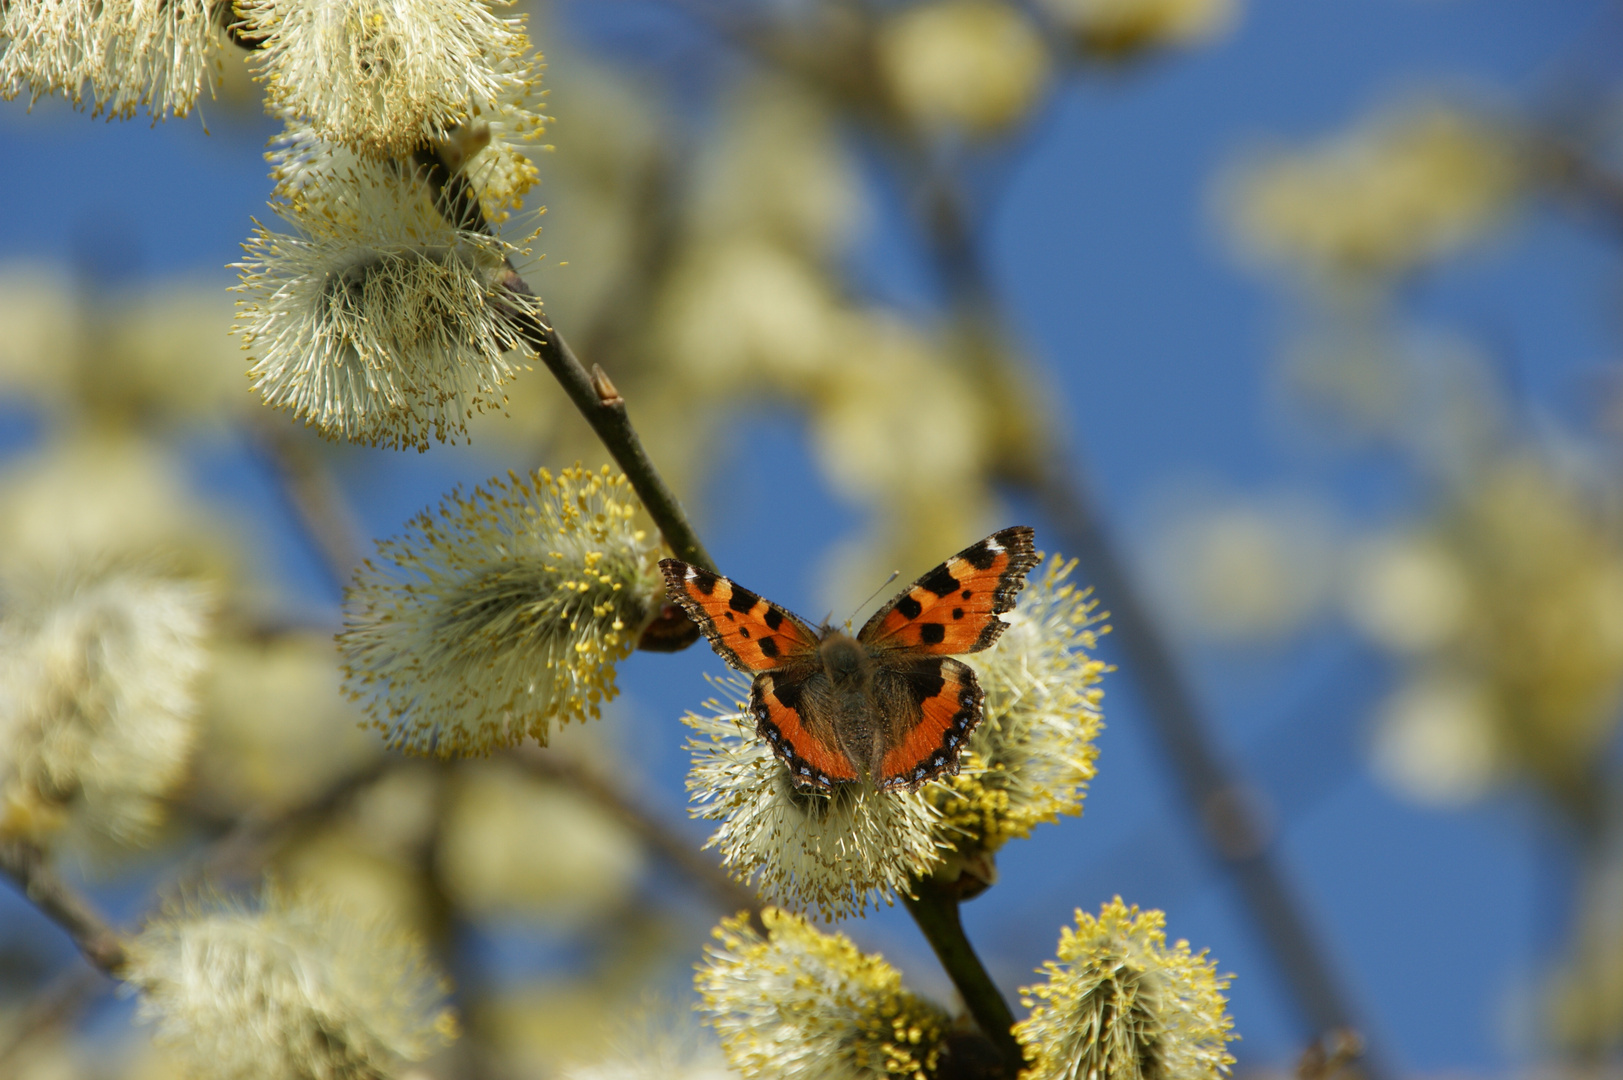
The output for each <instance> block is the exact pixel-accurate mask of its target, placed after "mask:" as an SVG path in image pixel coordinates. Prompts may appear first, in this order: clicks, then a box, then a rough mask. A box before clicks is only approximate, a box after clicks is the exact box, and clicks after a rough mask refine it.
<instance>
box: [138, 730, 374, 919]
mask: <svg viewBox="0 0 1623 1080" xmlns="http://www.w3.org/2000/svg"><path fill="white" fill-rule="evenodd" d="M399 764H400V760H399V759H398V758H390V757H385V756H382V755H380V756H378V757H376V758H374V759H372V760H371V761H369V762H367V763H366V764H365V765H362V766H361V767H359V768H357V769H354V770H352V771H351V772H348V773H345V774H344V775H343V776H340V777H339V778H338V779H336V780H334V781H333V782H332V783H330V784H328V785H327V786H326V787H325V788H323V789H322V790H321V791H320V792H318V793H317V794H315V795H313V796H311V797H310V798H309V799H307V800H306V801H304V802H301V803H297V804H295V805H293V806H290V807H287V808H285V809H283V810H282V811H281V812H280V813H277V814H274V815H272V816H269V817H259V816H256V815H252V814H249V815H244V816H243V817H240V818H238V819H237V820H236V822H235V824H234V825H232V827H231V828H230V829H228V830H227V831H226V832H225V833H223V834H222V835H221V836H220V837H219V839H217V840H215V841H214V842H213V843H211V844H210V845H209V846H208V848H207V849H206V850H205V851H204V852H203V853H202V854H201V856H200V857H199V858H198V859H197V860H196V861H195V862H194V863H193V865H192V867H191V868H190V869H188V870H186V871H184V872H183V873H181V874H180V875H179V876H178V877H177V878H176V880H175V881H174V883H173V884H171V885H170V886H169V887H168V888H167V889H166V890H164V892H165V894H166V898H169V899H173V898H177V897H179V896H181V895H183V894H184V893H185V892H186V890H187V889H190V888H193V887H195V886H196V885H199V884H201V883H203V882H205V881H208V880H210V879H213V878H217V877H243V876H246V875H248V874H250V873H252V872H255V871H257V870H259V869H260V868H261V867H262V866H263V865H264V864H265V862H266V859H267V855H268V853H269V851H270V849H271V848H272V847H273V846H274V841H275V840H276V839H277V838H278V837H282V836H286V835H288V834H289V833H293V832H295V831H297V830H299V829H301V828H303V827H304V826H306V825H308V824H310V823H312V822H316V821H320V820H322V819H323V818H326V817H329V816H331V815H332V814H333V813H334V812H336V811H337V810H339V809H341V808H342V807H343V806H345V805H346V804H347V803H349V802H350V801H351V800H353V799H354V798H355V797H356V796H357V795H358V794H359V793H360V792H362V791H364V790H366V789H367V788H369V787H371V786H372V785H373V784H375V783H377V782H378V781H379V780H381V779H383V777H384V776H386V775H387V774H388V773H389V771H390V770H391V769H393V768H395V767H396V766H398V765H399Z"/></svg>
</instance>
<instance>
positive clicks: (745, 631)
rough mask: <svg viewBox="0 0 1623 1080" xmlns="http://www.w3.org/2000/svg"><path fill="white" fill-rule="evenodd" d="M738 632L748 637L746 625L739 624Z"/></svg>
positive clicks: (748, 630) (748, 631) (748, 629)
mask: <svg viewBox="0 0 1623 1080" xmlns="http://www.w3.org/2000/svg"><path fill="white" fill-rule="evenodd" d="M738 632H739V633H740V634H742V635H743V636H744V637H749V636H750V628H749V627H747V626H740V627H739V628H738Z"/></svg>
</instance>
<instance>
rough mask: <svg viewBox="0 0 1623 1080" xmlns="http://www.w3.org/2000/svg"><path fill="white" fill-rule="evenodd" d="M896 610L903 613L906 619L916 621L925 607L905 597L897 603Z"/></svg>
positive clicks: (909, 597)
mask: <svg viewBox="0 0 1623 1080" xmlns="http://www.w3.org/2000/svg"><path fill="white" fill-rule="evenodd" d="M896 610H897V611H899V612H901V613H902V618H904V619H916V618H918V617H919V613H920V612H922V611H923V610H924V605H923V604H921V603H919V602H918V601H917V600H915V599H913V598H912V597H911V596H904V597H902V598H901V599H900V600H898V601H896Z"/></svg>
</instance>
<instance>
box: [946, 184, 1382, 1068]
mask: <svg viewBox="0 0 1623 1080" xmlns="http://www.w3.org/2000/svg"><path fill="white" fill-rule="evenodd" d="M927 207H928V213H929V216H928V219H927V221H926V226H927V232H928V233H929V235H930V236H931V237H932V238H933V246H934V255H935V259H936V262H937V265H938V267H939V268H940V270H941V274H942V278H943V282H944V284H946V286H947V288H948V292H949V294H950V296H951V298H952V300H953V302H954V305H955V306H956V307H958V308H959V309H960V310H961V311H964V312H965V313H966V317H969V318H973V319H976V320H980V321H990V322H992V323H993V325H994V327H995V326H996V325H997V324H998V323H1000V322H1001V319H1000V318H999V317H998V304H997V302H996V299H995V294H994V292H993V290H992V289H991V287H990V284H989V282H988V280H987V277H986V274H985V270H984V265H983V263H982V261H981V259H980V256H979V252H978V249H977V245H976V244H975V242H974V237H973V235H972V232H971V229H970V227H969V223H968V220H967V215H966V214H965V213H964V209H963V206H962V203H961V202H960V201H959V200H958V199H957V198H956V196H955V195H954V194H953V193H952V192H951V191H950V189H948V188H947V187H946V186H945V185H944V184H941V183H940V182H939V181H938V182H937V185H936V188H935V191H934V192H933V194H932V197H931V198H930V199H929V200H928V202H927ZM993 332H994V333H995V332H996V331H995V330H994V331H993ZM976 359H978V361H979V363H980V364H981V365H983V366H985V365H994V364H995V365H997V366H999V367H1003V368H1004V369H1005V371H1004V372H1003V374H1002V376H1001V382H1002V383H1003V384H1004V385H1005V386H1007V385H1008V384H1009V383H1011V382H1012V381H1013V380H1011V379H1010V377H1009V374H1008V372H1007V370H1006V369H1007V363H1008V362H1007V361H1006V360H1003V361H999V360H997V359H995V357H994V356H993V354H991V353H990V352H989V351H985V350H980V351H978V356H977V357H976ZM1027 411H1028V412H1029V411H1031V410H1030V408H1029V406H1028V409H1027ZM1028 438H1029V443H1028V445H1027V446H1025V447H1021V448H1018V450H1017V452H1016V453H1014V454H1012V455H1008V456H1006V457H1005V460H1004V461H1002V462H1000V463H999V469H1000V472H1001V475H1002V478H1003V479H1004V480H1005V481H1006V482H1008V483H1010V484H1011V485H1012V486H1015V487H1019V488H1023V489H1025V490H1026V491H1028V492H1029V493H1031V494H1032V495H1034V496H1035V497H1036V498H1037V500H1038V501H1039V503H1040V504H1041V506H1042V508H1043V511H1044V514H1045V516H1046V517H1047V518H1048V520H1049V521H1050V522H1051V523H1052V524H1053V525H1054V526H1055V528H1056V530H1057V531H1058V532H1059V534H1060V539H1061V542H1062V543H1063V545H1064V546H1065V549H1066V550H1067V552H1068V553H1070V554H1072V555H1075V556H1076V557H1077V558H1078V559H1080V560H1081V562H1082V565H1083V566H1085V567H1086V568H1087V570H1088V574H1089V576H1090V578H1091V580H1092V582H1093V585H1094V587H1095V589H1096V590H1097V593H1098V596H1099V598H1100V600H1101V602H1102V603H1103V605H1104V606H1105V607H1106V608H1107V609H1108V610H1109V611H1110V614H1111V620H1110V623H1111V630H1112V637H1114V638H1115V640H1116V641H1118V642H1119V643H1120V647H1121V649H1122V651H1123V653H1124V654H1125V658H1126V663H1124V664H1123V665H1122V667H1123V668H1124V669H1125V670H1126V672H1127V673H1128V675H1129V677H1131V678H1132V679H1133V681H1134V682H1135V683H1136V684H1137V685H1138V688H1139V692H1140V694H1141V695H1142V696H1143V700H1144V703H1145V706H1146V711H1147V712H1148V715H1149V719H1150V722H1151V724H1152V725H1153V726H1154V728H1155V732H1156V735H1157V737H1158V741H1159V742H1160V745H1161V748H1162V750H1163V752H1164V753H1165V755H1166V760H1167V763H1168V764H1169V765H1170V766H1171V771H1172V775H1173V779H1174V780H1175V781H1176V782H1177V785H1178V788H1179V790H1180V792H1181V794H1182V796H1183V799H1184V802H1185V804H1186V805H1187V806H1188V807H1189V810H1190V812H1191V815H1192V817H1193V818H1194V820H1195V821H1196V822H1197V823H1198V825H1199V835H1200V837H1201V839H1202V840H1203V841H1204V842H1205V845H1206V847H1207V849H1208V851H1209V852H1210V854H1211V855H1212V856H1213V857H1214V858H1215V859H1216V860H1217V861H1218V863H1219V864H1220V865H1222V866H1224V867H1225V868H1226V869H1227V870H1228V871H1229V872H1230V873H1231V874H1232V875H1233V877H1234V879H1235V880H1236V882H1237V883H1238V884H1239V886H1240V893H1241V896H1242V897H1243V898H1244V900H1245V902H1246V906H1247V908H1248V909H1249V911H1250V912H1251V916H1252V919H1253V921H1254V923H1255V924H1256V926H1257V929H1258V930H1259V932H1260V933H1261V935H1262V938H1263V941H1264V944H1265V945H1266V947H1267V948H1268V951H1269V953H1270V954H1271V955H1272V957H1273V960H1274V963H1275V965H1276V966H1277V968H1278V970H1279V972H1280V974H1281V975H1282V976H1283V977H1284V979H1285V981H1286V982H1287V983H1288V984H1289V985H1290V987H1291V989H1292V991H1293V993H1292V997H1293V998H1294V1000H1295V1001H1296V1003H1297V1007H1298V1009H1299V1010H1300V1013H1301V1015H1302V1018H1303V1019H1304V1020H1305V1021H1306V1023H1307V1025H1308V1027H1309V1028H1310V1030H1312V1031H1315V1032H1324V1031H1330V1030H1341V1029H1352V1028H1354V1027H1356V1024H1355V1015H1356V1014H1355V1011H1354V1009H1353V1007H1352V1005H1351V1003H1350V1000H1349V998H1348V996H1347V994H1346V993H1345V991H1344V990H1343V988H1342V983H1341V980H1340V979H1339V978H1338V977H1337V975H1336V972H1335V971H1334V969H1333V968H1332V966H1331V964H1330V961H1329V958H1328V956H1327V955H1326V953H1325V951H1324V949H1323V947H1322V946H1321V945H1320V943H1319V941H1318V939H1317V937H1316V936H1315V935H1314V933H1313V931H1312V929H1311V924H1310V922H1309V920H1308V918H1307V916H1306V915H1305V913H1304V912H1303V910H1302V904H1301V901H1300V900H1299V899H1298V898H1297V897H1296V895H1295V894H1294V892H1293V891H1292V890H1291V888H1290V886H1289V884H1288V882H1287V880H1286V876H1285V873H1284V872H1283V871H1282V870H1281V869H1280V867H1279V865H1278V863H1277V861H1276V860H1275V858H1274V854H1273V850H1272V835H1271V830H1270V829H1269V827H1268V825H1267V823H1266V822H1264V821H1263V820H1262V819H1261V817H1260V816H1259V814H1258V813H1257V810H1256V806H1257V800H1255V799H1253V798H1249V797H1248V795H1249V793H1250V792H1251V790H1252V788H1251V787H1250V785H1249V784H1247V783H1246V781H1245V780H1244V779H1242V778H1241V776H1240V774H1239V772H1238V771H1237V770H1236V769H1235V768H1234V767H1233V766H1232V765H1231V764H1230V763H1229V762H1228V761H1226V760H1225V759H1224V757H1223V755H1222V754H1221V753H1220V752H1219V751H1218V749H1217V745H1216V741H1215V740H1214V739H1213V737H1212V736H1211V734H1210V733H1209V729H1210V725H1209V724H1208V722H1207V721H1206V719H1205V717H1204V716H1203V715H1202V713H1201V710H1200V707H1199V705H1198V704H1197V703H1196V700H1195V695H1194V693H1193V692H1192V691H1191V690H1190V688H1189V685H1188V683H1187V681H1186V680H1185V679H1184V676H1183V672H1182V671H1181V669H1180V668H1179V666H1178V663H1177V661H1176V660H1175V659H1174V656H1173V652H1172V649H1171V646H1170V645H1169V644H1168V643H1167V641H1166V638H1165V637H1164V636H1163V635H1162V634H1161V632H1160V630H1159V628H1158V625H1157V622H1156V620H1155V618H1154V616H1153V615H1152V614H1151V613H1150V610H1149V607H1148V605H1147V604H1145V603H1144V601H1143V599H1142V598H1141V597H1140V595H1139V592H1138V589H1137V587H1136V586H1135V584H1134V583H1133V580H1132V576H1131V575H1130V573H1129V572H1128V570H1127V567H1126V564H1125V563H1124V562H1123V561H1122V559H1121V557H1120V555H1119V554H1118V552H1117V549H1116V547H1115V545H1114V544H1113V543H1112V542H1111V539H1110V537H1109V535H1108V533H1107V531H1106V530H1105V528H1104V526H1103V523H1102V521H1101V518H1100V515H1099V513H1098V510H1097V508H1096V506H1095V505H1094V503H1093V501H1092V499H1091V497H1090V494H1089V491H1088V487H1087V485H1086V483H1085V481H1084V480H1083V477H1082V475H1081V473H1080V471H1078V470H1076V469H1075V468H1074V467H1073V466H1071V465H1070V464H1069V462H1070V461H1071V460H1072V459H1073V457H1074V454H1073V452H1070V451H1068V450H1067V449H1066V448H1064V447H1061V446H1059V445H1057V440H1056V439H1054V438H1053V437H1052V436H1048V437H1047V438H1045V437H1044V436H1041V435H1039V436H1036V437H1029V436H1028ZM1045 443H1046V445H1045ZM1364 1068H1365V1071H1366V1072H1368V1073H1370V1074H1372V1075H1378V1074H1379V1069H1378V1068H1377V1067H1376V1065H1375V1063H1374V1062H1373V1061H1372V1060H1371V1059H1368V1058H1366V1060H1365V1063H1364Z"/></svg>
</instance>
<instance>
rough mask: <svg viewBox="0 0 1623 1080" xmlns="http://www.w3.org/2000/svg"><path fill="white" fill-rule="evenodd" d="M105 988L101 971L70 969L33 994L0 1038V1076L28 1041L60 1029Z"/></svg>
mask: <svg viewBox="0 0 1623 1080" xmlns="http://www.w3.org/2000/svg"><path fill="white" fill-rule="evenodd" d="M106 986H107V981H106V980H105V979H103V978H102V975H101V972H99V971H96V970H93V969H91V968H83V967H74V968H73V969H72V970H71V971H65V972H63V973H62V974H60V975H58V976H57V977H56V978H55V979H53V980H52V981H51V982H50V984H49V985H47V986H46V987H45V989H43V990H41V991H39V992H38V993H37V994H35V995H34V996H33V999H32V1000H31V1001H29V1003H28V1004H27V1006H25V1007H24V1009H23V1011H22V1012H21V1014H20V1015H18V1016H17V1017H16V1018H15V1020H14V1022H13V1025H12V1029H11V1031H10V1032H9V1033H8V1034H7V1035H6V1036H4V1037H0V1076H9V1075H11V1074H10V1073H9V1072H7V1071H6V1066H7V1064H8V1063H9V1062H11V1061H12V1060H13V1059H14V1058H15V1057H16V1056H17V1054H18V1053H19V1052H21V1051H22V1050H23V1049H24V1048H25V1047H26V1046H27V1045H28V1044H29V1043H30V1042H31V1041H33V1040H34V1039H37V1038H39V1037H40V1036H42V1035H46V1034H48V1033H50V1032H52V1031H54V1030H56V1029H57V1028H59V1027H61V1026H62V1025H63V1024H65V1023H66V1022H67V1021H68V1019H69V1018H70V1017H72V1016H73V1015H74V1014H75V1013H77V1012H78V1011H79V1010H80V1009H81V1008H83V1007H84V1005H85V1003H86V1002H88V1001H90V1000H91V999H92V998H94V997H95V996H96V995H97V994H98V993H99V992H100V991H101V990H103V989H105V988H106Z"/></svg>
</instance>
